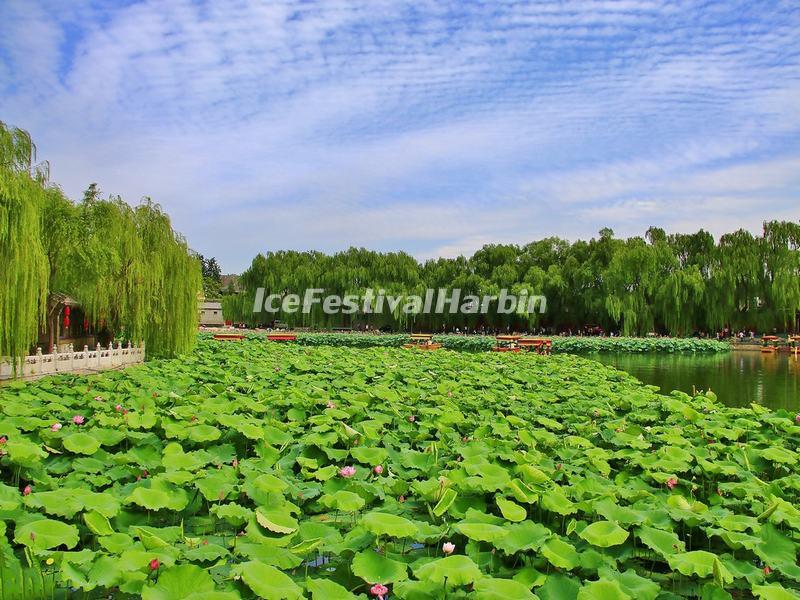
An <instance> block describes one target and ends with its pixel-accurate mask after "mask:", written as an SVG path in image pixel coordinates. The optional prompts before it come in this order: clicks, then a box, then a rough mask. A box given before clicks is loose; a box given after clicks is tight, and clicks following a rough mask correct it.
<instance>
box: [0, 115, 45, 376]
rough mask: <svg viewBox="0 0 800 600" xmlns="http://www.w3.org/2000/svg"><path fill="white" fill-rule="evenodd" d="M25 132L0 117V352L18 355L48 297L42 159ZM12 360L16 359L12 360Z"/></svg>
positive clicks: (35, 327) (32, 333) (30, 337)
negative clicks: (39, 164) (38, 159)
mask: <svg viewBox="0 0 800 600" xmlns="http://www.w3.org/2000/svg"><path fill="white" fill-rule="evenodd" d="M35 155H36V148H35V146H34V145H33V143H32V142H31V139H30V136H29V135H28V134H27V133H26V132H24V131H22V130H20V129H12V128H8V127H7V126H6V125H5V124H4V123H3V122H1V121H0V356H7V357H11V358H13V359H16V358H18V357H20V356H23V355H24V354H25V353H26V352H27V350H28V348H29V345H30V343H31V342H32V341H33V340H34V339H35V338H36V334H37V330H38V327H39V324H40V323H41V321H42V319H43V318H44V308H45V301H46V298H47V282H48V268H47V257H46V256H45V253H44V249H43V247H42V241H41V231H42V222H41V214H42V206H43V202H44V194H45V185H46V181H47V177H46V175H47V168H46V165H44V166H42V167H37V166H36V165H35V164H34V161H35ZM14 363H15V364H16V361H14Z"/></svg>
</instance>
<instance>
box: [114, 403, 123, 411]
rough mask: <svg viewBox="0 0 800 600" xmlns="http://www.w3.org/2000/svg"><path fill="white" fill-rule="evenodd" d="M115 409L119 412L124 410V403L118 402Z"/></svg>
mask: <svg viewBox="0 0 800 600" xmlns="http://www.w3.org/2000/svg"><path fill="white" fill-rule="evenodd" d="M114 410H115V411H117V412H122V404H117V405H116V406H115V407H114Z"/></svg>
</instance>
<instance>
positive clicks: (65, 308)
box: [64, 306, 70, 316]
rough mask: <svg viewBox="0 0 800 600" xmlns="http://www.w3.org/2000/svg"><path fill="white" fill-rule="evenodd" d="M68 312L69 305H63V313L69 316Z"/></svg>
mask: <svg viewBox="0 0 800 600" xmlns="http://www.w3.org/2000/svg"><path fill="white" fill-rule="evenodd" d="M69 313H70V308H69V306H65V307H64V314H65V315H67V316H69Z"/></svg>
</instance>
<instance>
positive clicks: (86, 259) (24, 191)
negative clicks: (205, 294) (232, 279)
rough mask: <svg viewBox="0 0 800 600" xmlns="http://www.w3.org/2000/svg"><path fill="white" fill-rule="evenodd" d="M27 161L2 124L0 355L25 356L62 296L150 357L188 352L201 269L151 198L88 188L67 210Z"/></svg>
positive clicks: (25, 147)
mask: <svg viewBox="0 0 800 600" xmlns="http://www.w3.org/2000/svg"><path fill="white" fill-rule="evenodd" d="M33 158H34V147H33V145H32V144H31V142H30V139H29V137H28V135H27V134H26V133H25V132H22V131H20V130H16V129H7V128H6V127H5V125H3V124H2V123H1V122H0V264H3V265H4V267H3V269H0V356H13V357H19V356H22V355H24V354H26V353H27V351H28V350H29V347H30V345H31V344H32V343H33V342H34V340H35V339H36V336H37V332H38V328H39V325H40V324H44V323H45V322H46V323H47V324H48V325H49V326H50V328H51V330H52V329H54V328H55V322H56V320H57V319H58V314H57V312H55V309H56V307H57V306H58V300H59V298H60V297H62V296H63V295H68V296H70V297H72V298H74V299H75V300H77V301H78V302H79V303H80V304H81V305H82V307H83V309H84V311H85V313H86V314H87V316H88V318H89V319H90V321H91V322H92V324H93V325H94V328H95V330H105V331H106V332H107V333H108V334H109V335H110V336H117V337H124V338H127V339H130V340H134V341H136V342H138V341H141V340H144V341H145V343H146V344H147V350H148V354H149V355H151V356H174V355H176V354H180V353H183V352H187V351H189V350H190V349H191V348H192V346H193V344H194V340H195V332H196V328H197V294H198V293H199V292H200V291H201V289H202V281H201V277H200V264H199V261H198V260H197V259H196V258H195V257H194V256H192V254H191V253H190V251H189V248H188V246H187V244H186V241H185V240H184V239H183V238H182V237H181V236H180V235H178V234H177V233H175V232H174V231H173V229H172V226H171V224H170V221H169V217H168V216H167V215H166V214H165V213H164V212H163V211H162V210H161V208H160V207H159V206H158V205H157V204H155V203H153V202H152V201H151V200H149V199H145V201H144V202H142V203H141V204H140V205H139V206H137V207H135V208H134V207H131V206H130V205H128V204H127V203H125V202H124V201H123V200H122V199H121V198H119V197H113V196H112V197H109V198H108V199H102V198H101V194H100V191H99V190H98V189H97V186H96V185H95V184H92V185H91V186H89V188H88V189H87V190H86V192H85V194H84V197H83V200H82V201H81V202H80V203H78V204H75V203H73V202H72V201H71V200H69V199H68V198H67V197H66V196H64V194H63V192H62V191H61V189H60V188H58V187H56V186H53V185H50V184H49V183H48V182H47V179H46V169H45V168H44V167H39V168H35V167H34V166H33Z"/></svg>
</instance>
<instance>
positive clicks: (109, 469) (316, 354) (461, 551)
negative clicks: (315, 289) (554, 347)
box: [0, 336, 800, 600]
mask: <svg viewBox="0 0 800 600" xmlns="http://www.w3.org/2000/svg"><path fill="white" fill-rule="evenodd" d="M352 337H355V336H352ZM374 337H378V336H374ZM96 398H98V399H96ZM117 404H119V405H121V406H122V407H125V410H127V411H128V412H127V413H126V412H124V411H118V410H116V409H115V406H116V405H117ZM74 414H81V415H84V416H85V417H86V421H85V423H84V424H83V425H76V424H74V423H72V420H71V417H72V416H73V415H74ZM411 416H413V417H414V419H410V418H409V417H411ZM54 422H59V423H64V426H63V428H62V429H61V430H59V431H53V430H52V429H51V427H50V425H51V424H52V423H54ZM0 436H2V437H5V438H6V440H7V441H6V442H5V443H4V444H3V446H2V447H0V450H1V451H2V452H0V515H2V521H0V576H2V579H1V580H0V581H2V584H3V586H4V587H3V589H2V590H1V591H2V593H3V594H4V596H3V597H12V598H13V597H25V594H26V593H27V594H29V595H32V596H33V597H42V596H50V595H52V594H53V593H54V588H58V590H60V592H64V591H65V588H73V592H72V593H87V594H89V593H91V594H94V595H98V596H99V595H103V596H105V595H108V594H110V593H115V592H114V591H113V590H115V589H118V590H119V593H120V594H127V595H132V596H138V595H141V596H142V597H144V598H184V597H185V598H191V597H197V598H200V597H204V598H216V597H219V598H236V597H243V598H255V597H262V598H308V597H312V598H328V597H335V598H339V597H341V598H350V597H353V596H354V595H355V596H360V597H362V598H363V597H365V596H367V597H368V596H370V594H369V589H370V587H371V586H372V585H374V584H376V583H380V584H383V585H385V586H387V587H388V588H389V590H390V592H389V593H390V595H391V597H396V598H399V599H405V598H409V599H410V598H416V597H433V598H437V597H444V596H445V594H446V595H447V597H464V598H532V597H539V598H563V597H570V598H575V597H579V598H587V599H590V598H642V599H643V600H654V599H655V598H656V597H657V596H659V595H662V596H663V597H673V598H674V597H696V596H698V595H700V596H702V597H705V596H709V597H712V596H713V597H716V596H719V595H720V593H721V592H720V591H719V590H726V591H727V592H729V593H731V594H732V595H735V596H739V597H750V596H751V595H752V596H755V597H760V598H782V597H789V596H787V594H790V590H796V589H797V586H798V582H800V568H798V567H797V550H798V546H800V543H798V541H797V540H798V539H800V538H799V537H798V530H800V511H799V510H798V509H797V503H798V501H800V493H799V492H798V489H800V488H799V487H798V485H797V482H798V480H800V461H798V460H796V457H795V454H796V449H797V447H798V445H800V425H798V424H797V423H796V422H795V415H793V414H787V413H786V412H785V411H777V412H772V411H769V410H767V409H765V408H763V407H760V406H757V405H753V406H751V407H750V408H746V409H745V408H727V407H725V406H723V405H721V404H719V403H717V402H716V401H715V399H714V398H712V397H709V396H705V395H700V396H696V397H690V396H688V395H686V394H682V393H679V392H673V393H672V394H670V395H668V396H665V395H660V394H658V393H656V392H654V391H653V389H652V388H651V387H649V386H644V385H642V384H641V383H640V382H638V381H637V380H636V379H634V378H633V377H631V376H630V375H628V374H626V373H624V372H621V371H617V370H615V369H613V368H610V367H604V366H602V365H600V364H598V363H596V362H594V361H588V360H585V359H583V358H580V357H577V356H572V355H561V356H551V357H538V356H531V355H513V354H498V353H471V352H459V353H456V352H446V351H442V352H431V353H417V352H409V351H405V350H401V349H395V348H366V349H351V348H347V347H329V346H320V347H306V346H301V345H298V344H270V343H266V342H265V341H264V340H263V339H260V338H255V337H253V338H251V339H249V340H246V341H244V342H242V343H239V344H225V343H220V342H214V341H211V340H208V339H203V340H202V341H201V342H200V344H199V347H198V349H197V350H196V351H195V353H194V354H191V355H188V356H186V357H184V358H182V359H181V360H170V361H153V362H151V363H148V364H146V365H143V366H141V367H136V368H131V369H128V370H126V371H123V372H106V373H103V374H100V375H95V376H91V377H84V376H81V377H74V376H60V377H53V378H48V379H43V380H40V381H37V382H32V383H27V384H23V383H14V384H11V385H8V386H5V387H3V388H2V389H0ZM377 464H380V465H381V467H382V469H381V472H380V473H376V472H375V470H374V469H373V467H374V466H376V465H377ZM344 466H354V467H355V472H354V473H352V474H350V473H349V471H348V472H344V474H342V473H340V469H342V467H344ZM26 486H31V488H32V491H31V492H30V493H26V494H23V493H22V492H21V490H24V489H26ZM444 542H451V543H452V544H454V546H455V550H454V552H453V553H452V554H451V555H447V554H445V552H444V550H443V547H442V546H443V543H444ZM448 551H449V548H448ZM765 567H769V569H765ZM60 592H59V591H55V594H56V596H58V595H59V593H60Z"/></svg>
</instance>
